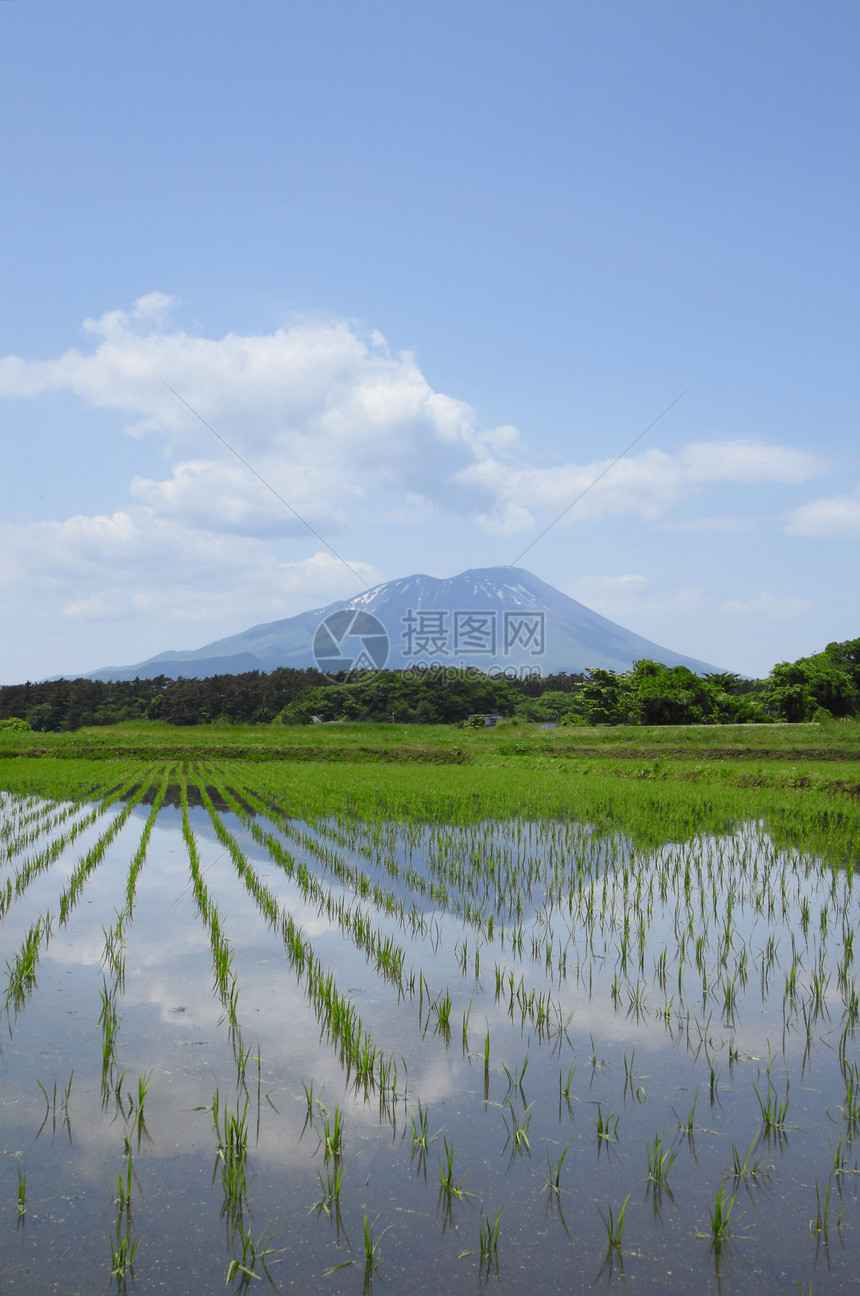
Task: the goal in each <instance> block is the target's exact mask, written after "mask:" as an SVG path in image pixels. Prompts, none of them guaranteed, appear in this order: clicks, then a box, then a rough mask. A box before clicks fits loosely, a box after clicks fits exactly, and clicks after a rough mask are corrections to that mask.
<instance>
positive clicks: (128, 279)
mask: <svg viewBox="0 0 860 1296" xmlns="http://www.w3.org/2000/svg"><path fill="white" fill-rule="evenodd" d="M858 38H860V11H858V9H857V7H856V6H855V5H853V4H849V3H842V2H841V0H840V2H835V3H824V4H822V5H820V6H817V7H815V8H814V9H813V7H811V6H809V5H808V4H797V3H793V2H792V0H788V2H786V0H781V2H780V3H778V4H776V3H774V4H770V3H758V4H756V5H749V4H739V3H725V4H718V5H707V6H704V5H691V4H689V3H683V4H681V3H673V2H672V0H667V2H660V0H655V2H654V3H648V4H645V3H640V4H634V3H631V2H628V3H615V2H614V0H601V2H600V3H597V2H596V0H595V2H594V3H589V4H578V3H571V2H569V3H564V4H561V3H542V4H537V5H534V6H530V7H528V8H527V7H526V6H523V5H521V4H514V3H504V2H502V3H498V2H496V3H492V4H489V3H467V4H463V3H461V2H458V3H456V4H454V3H450V4H449V3H447V2H444V0H434V3H433V4H423V3H413V4H408V5H406V4H403V3H402V2H401V3H397V4H394V3H375V2H374V0H368V3H366V4H363V5H355V4H347V3H332V2H330V0H314V3H312V4H311V3H290V2H289V0H275V2H270V0H254V3H253V4H247V3H239V2H238V0H234V2H233V3H222V2H221V0H209V2H208V3H206V4H203V3H198V2H197V0H182V3H180V4H176V3H175V2H174V0H171V3H169V4H165V3H159V2H158V0H147V3H146V4H143V3H140V4H124V5H117V4H115V3H93V2H90V0H81V2H78V3H75V4H70V3H66V2H65V0H0V121H2V123H3V126H2V132H3V136H2V141H3V142H2V158H3V174H4V186H3V195H2V197H0V222H2V224H0V229H2V235H3V237H2V241H0V247H2V249H3V250H2V252H0V258H2V266H3V298H4V304H5V309H4V311H3V312H2V318H0V420H2V446H3V456H2V463H3V472H2V477H0V544H2V554H3V562H2V565H0V593H2V597H3V601H4V606H5V608H6V614H7V615H6V618H5V627H4V634H3V636H2V640H0V682H3V683H11V682H17V681H20V680H23V679H26V678H41V677H44V676H46V675H49V674H55V673H70V672H74V671H84V670H90V669H93V668H95V667H98V666H102V665H105V664H123V663H127V662H132V661H139V660H141V659H143V658H145V657H147V656H150V655H153V654H155V653H157V652H159V651H161V650H163V649H168V648H192V647H196V646H198V645H201V644H204V643H207V642H209V641H211V640H214V639H216V638H219V637H220V636H223V635H227V634H230V633H233V632H236V631H239V630H242V629H244V628H246V627H247V626H250V625H252V624H255V623H257V622H261V621H269V620H274V619H277V618H280V617H284V616H289V615H292V614H294V613H297V612H300V611H303V610H305V609H307V608H309V607H315V606H319V605H321V604H324V603H327V602H330V601H331V600H333V599H336V598H344V597H348V596H349V595H351V594H353V593H357V592H359V591H360V590H361V589H362V588H364V586H363V584H362V582H368V583H371V584H373V583H375V582H376V581H379V580H386V579H389V578H393V577H398V576H405V575H409V574H411V573H413V572H427V573H429V574H431V575H436V576H447V575H453V574H455V573H456V572H459V571H461V570H463V569H465V568H467V567H476V566H484V565H492V564H498V563H508V562H511V561H514V560H516V559H517V558H518V557H519V555H520V554H521V553H522V551H523V550H525V549H526V547H527V546H529V545H530V544H532V542H533V541H534V540H535V537H537V536H538V534H539V533H540V531H541V530H542V529H543V528H544V527H545V526H547V524H548V523H550V522H551V521H552V520H553V519H554V518H555V517H556V516H558V514H560V513H561V512H562V511H563V510H564V509H565V508H566V507H567V505H568V504H569V503H570V501H571V500H572V499H573V498H574V497H575V496H576V495H577V494H578V493H579V492H580V491H581V490H583V489H584V488H586V487H587V486H588V485H589V483H590V482H591V481H592V480H593V479H594V478H595V477H597V475H598V474H599V473H600V472H601V471H602V470H603V469H604V468H605V467H606V465H607V464H608V463H610V462H611V461H612V460H613V459H614V458H615V457H616V456H617V455H618V454H619V453H620V452H621V451H622V450H623V449H624V448H625V447H626V446H627V445H628V444H629V443H630V442H631V441H633V439H634V438H635V437H637V436H638V434H639V433H641V432H642V431H643V430H644V429H645V428H646V427H647V426H648V424H650V423H651V422H652V420H654V419H655V418H656V417H657V416H658V415H659V414H660V413H661V411H662V410H664V409H665V408H666V407H667V406H669V405H670V403H671V402H672V401H674V400H675V398H676V397H678V395H679V394H680V393H681V392H682V391H684V390H685V389H686V388H687V387H688V385H689V384H690V383H693V384H694V385H693V386H692V388H691V389H690V390H689V391H688V392H687V393H686V395H684V396H683V398H682V399H681V400H679V401H678V402H677V403H676V404H675V405H674V406H673V407H672V408H671V409H670V410H669V411H668V413H666V414H665V415H664V416H663V417H662V418H661V419H660V420H659V422H657V423H656V425H655V426H654V427H652V428H651V429H650V431H648V432H647V433H646V435H645V436H644V437H642V439H641V440H640V441H639V442H638V443H637V444H636V445H635V446H634V447H633V449H632V450H631V451H630V452H629V454H628V455H627V456H626V457H625V458H624V459H623V460H622V461H621V462H620V463H619V464H617V465H616V466H615V467H614V468H612V469H611V470H610V472H608V473H607V474H606V475H605V476H604V477H602V478H601V480H600V482H599V483H598V485H596V486H595V487H594V488H593V489H591V490H589V491H588V493H587V494H586V495H585V496H584V498H583V499H582V500H581V501H580V503H579V504H577V505H576V506H575V507H574V508H573V509H571V510H570V511H569V512H568V513H567V514H566V515H565V517H564V518H563V519H562V521H560V522H558V524H557V525H555V526H554V527H553V528H552V529H551V530H550V531H549V532H548V534H547V535H546V536H544V537H543V538H542V539H540V540H539V541H538V542H537V543H536V544H534V545H533V547H532V548H531V549H530V550H529V551H528V553H527V554H526V555H525V557H523V558H522V560H521V564H522V565H523V566H525V567H527V568H529V569H530V570H532V571H534V572H535V573H536V574H537V575H538V576H540V577H541V578H542V579H544V580H547V581H549V582H550V583H552V584H554V585H557V586H558V587H559V588H560V589H562V590H564V591H565V592H566V593H568V594H570V595H572V596H573V597H575V598H578V599H580V600H581V601H582V602H584V603H586V604H587V605H588V606H590V607H593V608H595V609H596V610H597V611H600V612H601V613H603V614H604V615H606V616H609V617H611V618H612V619H614V620H616V621H619V622H620V623H622V624H623V625H626V626H628V627H629V628H630V629H632V630H635V631H637V632H639V633H641V634H644V635H646V636H648V637H649V638H651V639H654V640H656V641H658V642H660V643H663V644H666V645H668V646H670V647H672V648H673V649H675V650H676V651H678V652H683V653H687V654H689V655H692V656H696V657H699V658H702V659H704V660H708V661H713V662H717V663H719V664H720V665H722V666H725V667H726V668H730V669H734V670H739V671H742V672H745V673H749V674H765V673H766V672H767V671H768V670H769V668H770V667H771V665H773V663H774V662H776V661H780V660H786V659H791V658H794V657H796V656H799V655H800V654H802V653H807V652H813V651H817V650H818V649H820V648H822V647H823V646H824V645H825V644H826V643H827V642H828V641H830V640H834V639H836V640H839V639H846V638H854V637H856V636H857V635H858V634H860V615H859V614H858V613H859V612H860V609H858V581H857V576H856V571H857V566H858V540H860V448H858V435H857V431H858V382H857V376H858V375H857V368H858V365H857V314H858V312H857V302H858V300H860V293H858V282H857V280H858V239H857V211H858V210H860V202H858V197H860V195H858V170H857V157H858V143H860V141H858V123H860V103H858V99H860V91H858V81H857V77H856V69H855V67H854V57H853V56H854V51H856V48H857V42H858ZM165 384H169V385H170V387H172V388H174V389H175V391H176V392H178V393H179V394H180V395H181V396H182V397H183V398H184V399H185V400H186V401H188V402H189V403H190V404H191V405H192V406H193V408H194V410H196V411H197V413H198V414H199V415H200V416H201V417H202V418H203V419H205V420H206V421H207V422H208V423H210V424H211V426H212V428H214V429H215V430H216V431H217V432H218V433H219V434H220V435H221V436H222V437H223V438H225V439H226V440H227V441H228V442H229V444H230V445H231V446H232V447H233V448H234V449H235V450H236V451H237V452H238V453H239V454H240V455H241V456H242V457H243V458H244V459H245V460H246V461H247V462H248V463H249V464H251V465H253V467H254V468H255V469H256V471H257V472H258V473H259V474H260V475H261V476H262V477H264V478H265V480H266V481H267V482H268V483H269V484H270V485H271V486H272V487H273V488H274V489H275V490H276V491H277V492H278V493H279V494H280V495H281V496H283V498H284V499H285V500H287V501H288V502H289V503H290V504H291V506H292V508H293V509H295V510H296V511H297V512H298V513H299V514H300V515H301V517H302V518H303V519H304V520H305V521H306V522H307V523H309V524H310V526H311V527H313V529H314V530H315V531H316V532H317V533H318V535H319V536H322V537H324V539H325V540H326V541H327V542H328V544H329V545H331V546H332V548H333V549H334V550H335V551H336V552H337V554H338V555H341V556H342V557H343V558H344V559H346V560H347V563H346V564H344V563H341V562H340V561H339V560H338V558H337V557H335V556H334V555H333V554H332V552H331V550H330V549H328V548H327V547H326V546H325V545H323V544H322V543H321V542H320V540H319V539H318V538H317V537H316V536H314V535H313V534H311V532H310V531H309V530H308V529H307V528H306V527H304V526H303V525H302V524H301V523H300V522H298V521H297V520H296V518H295V516H294V514H292V513H290V512H289V511H288V510H287V509H286V508H285V507H284V506H283V504H280V503H279V502H278V501H277V500H276V499H274V497H273V496H272V495H271V494H270V493H269V492H268V491H267V490H266V489H265V488H264V487H263V486H262V485H261V484H260V482H259V480H258V479H257V478H256V477H254V476H253V475H252V474H251V473H250V472H249V471H248V470H247V468H246V467H244V466H243V465H242V464H241V463H240V462H239V461H238V460H237V459H236V458H235V457H234V456H233V455H231V453H230V451H229V450H227V449H226V448H225V447H224V445H223V444H222V443H221V442H219V441H218V440H217V439H216V438H215V437H214V436H213V435H212V433H211V432H210V431H208V430H207V428H206V427H205V426H204V425H203V424H202V423H201V422H200V421H199V420H198V419H197V418H195V417H194V415H193V414H192V413H190V412H189V410H188V409H187V407H186V406H184V405H183V404H182V403H181V402H180V401H179V400H178V399H177V397H176V396H174V395H173V394H172V392H171V391H170V390H169V389H168V387H167V386H165ZM347 564H348V565H347ZM356 573H357V576H356Z"/></svg>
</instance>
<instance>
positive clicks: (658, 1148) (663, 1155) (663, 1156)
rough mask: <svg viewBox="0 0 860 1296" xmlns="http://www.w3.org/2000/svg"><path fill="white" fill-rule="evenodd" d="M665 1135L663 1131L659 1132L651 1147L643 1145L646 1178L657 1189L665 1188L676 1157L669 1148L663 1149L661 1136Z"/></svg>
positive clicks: (675, 1153)
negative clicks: (646, 1167) (655, 1185)
mask: <svg viewBox="0 0 860 1296" xmlns="http://www.w3.org/2000/svg"><path fill="white" fill-rule="evenodd" d="M665 1133H666V1131H665V1130H661V1131H660V1133H659V1134H655V1135H654V1143H653V1146H652V1145H651V1144H646V1145H645V1156H646V1158H647V1161H648V1175H647V1178H648V1179H649V1180H650V1181H651V1183H654V1184H657V1185H658V1186H659V1187H663V1186H665V1184H666V1182H667V1179H668V1176H669V1171H670V1170H671V1169H672V1165H673V1163H674V1161H675V1158H676V1157H677V1155H678V1154H677V1152H674V1151H673V1150H672V1149H671V1148H665V1149H664V1147H663V1136H664V1135H665Z"/></svg>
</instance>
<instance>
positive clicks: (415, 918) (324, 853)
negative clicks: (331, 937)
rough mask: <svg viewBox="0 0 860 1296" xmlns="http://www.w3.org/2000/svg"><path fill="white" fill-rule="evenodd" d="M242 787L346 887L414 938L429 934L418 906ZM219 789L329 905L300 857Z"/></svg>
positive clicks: (257, 808) (287, 867)
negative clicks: (408, 906)
mask: <svg viewBox="0 0 860 1296" xmlns="http://www.w3.org/2000/svg"><path fill="white" fill-rule="evenodd" d="M242 790H243V796H244V798H245V799H246V800H247V802H248V804H249V805H250V806H251V807H252V813H254V814H257V813H264V814H266V815H267V816H268V817H269V818H271V820H272V821H273V822H274V823H275V824H276V825H277V827H278V829H279V831H280V832H281V833H282V834H283V835H284V836H286V837H287V838H288V839H291V840H293V841H296V842H298V843H299V844H300V845H301V846H302V847H303V848H304V849H306V850H308V851H309V852H310V853H311V854H313V855H314V856H315V858H317V859H318V860H319V861H320V863H321V864H323V867H324V868H326V870H327V871H330V872H331V873H332V875H333V876H334V877H336V878H337V880H338V881H339V882H340V883H342V884H343V886H345V887H347V888H348V889H350V890H352V891H353V892H354V893H355V894H356V895H357V896H358V897H360V898H363V899H370V900H372V902H373V903H374V905H375V906H376V908H377V909H378V910H380V911H382V912H384V913H385V915H386V917H387V918H393V919H394V920H395V921H396V922H397V923H398V924H399V925H400V927H401V928H402V929H403V930H405V929H406V928H407V927H408V928H409V934H410V936H411V937H412V938H414V937H415V936H417V935H421V936H423V935H424V934H425V933H426V929H427V920H426V918H425V916H424V915H423V914H421V913H420V912H418V911H416V910H415V909H414V907H413V908H412V910H411V911H407V910H406V909H405V906H404V904H403V902H402V900H400V899H399V898H398V897H396V896H394V895H392V894H391V892H388V891H384V890H383V889H382V888H381V887H379V885H378V884H377V883H375V882H373V881H372V880H371V879H370V878H368V877H367V875H366V874H364V873H363V872H362V871H361V870H360V869H357V868H355V867H350V866H348V865H346V864H345V863H344V861H343V860H342V859H341V858H340V857H339V856H338V855H337V854H336V852H333V851H330V850H328V849H326V848H325V847H324V846H323V845H321V844H320V843H318V842H317V841H316V839H315V838H314V837H312V836H311V835H310V834H306V833H302V832H301V831H300V830H299V829H297V828H296V826H295V825H294V824H291V823H290V822H289V820H288V819H287V818H286V816H284V815H283V813H282V812H280V811H278V810H277V809H272V808H271V807H268V806H266V805H265V804H264V802H263V801H262V799H261V798H260V797H258V796H257V795H256V793H254V791H253V790H252V789H250V788H247V787H244V786H243V789H242ZM219 791H221V793H222V795H223V796H224V797H225V798H226V799H227V801H228V803H229V804H230V806H231V809H233V810H234V812H235V813H236V814H238V815H239V817H240V818H241V819H242V822H243V823H244V824H245V826H246V827H247V828H248V830H249V831H250V832H251V834H252V836H253V837H254V839H255V840H256V841H257V842H259V844H260V845H262V846H264V847H265V849H266V850H267V851H269V853H270V854H271V855H272V858H273V859H275V861H276V862H277V863H278V864H279V865H280V866H281V867H282V868H283V869H284V871H285V872H286V873H287V875H288V876H289V877H291V878H294V879H295V881H296V882H297V883H298V884H299V886H301V887H302V889H303V891H304V892H305V894H306V895H309V897H310V898H313V899H314V901H315V902H316V903H318V904H319V903H324V904H326V907H327V902H326V901H325V899H324V896H325V894H326V893H325V891H324V890H323V889H322V887H321V886H320V884H319V883H318V882H317V880H316V879H315V878H314V877H313V875H312V874H310V873H309V871H308V869H307V867H306V865H305V864H304V863H303V862H302V861H300V860H299V861H297V860H296V859H295V857H294V856H293V855H292V854H291V853H290V852H289V851H287V850H286V849H285V848H284V847H283V846H282V845H281V843H280V842H278V841H277V839H276V838H274V837H273V836H272V834H271V833H265V832H263V830H262V829H261V828H260V827H259V825H257V824H256V823H255V822H254V820H253V818H252V817H251V815H250V814H249V813H248V810H247V809H246V807H245V806H242V805H241V804H240V803H238V802H236V800H235V798H233V797H231V795H230V793H229V791H228V789H226V788H225V787H224V785H223V784H221V785H220V786H219Z"/></svg>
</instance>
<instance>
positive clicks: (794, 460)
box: [679, 440, 829, 486]
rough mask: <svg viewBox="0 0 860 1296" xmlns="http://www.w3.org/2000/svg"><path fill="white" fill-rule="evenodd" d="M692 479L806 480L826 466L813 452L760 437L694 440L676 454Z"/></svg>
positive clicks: (783, 482) (748, 482) (757, 482)
mask: <svg viewBox="0 0 860 1296" xmlns="http://www.w3.org/2000/svg"><path fill="white" fill-rule="evenodd" d="M679 460H680V462H681V464H682V465H683V466H684V468H685V469H686V472H687V475H688V476H689V479H690V480H691V481H695V482H718V481H726V482H737V483H738V484H742V485H747V486H759V485H765V484H767V483H771V482H772V483H777V484H779V485H783V486H787V485H790V484H792V483H795V482H802V481H808V480H809V479H810V478H811V477H818V476H820V475H821V474H822V473H824V472H826V471H827V470H828V467H829V465H828V464H827V463H826V462H825V461H824V460H823V459H821V458H820V457H819V456H818V455H816V454H810V453H809V452H808V451H806V450H795V449H793V448H792V447H791V446H781V445H767V444H766V443H764V442H759V441H743V440H739V441H697V442H695V443H694V444H692V445H688V446H685V447H684V449H683V450H682V451H681V453H680V455H679Z"/></svg>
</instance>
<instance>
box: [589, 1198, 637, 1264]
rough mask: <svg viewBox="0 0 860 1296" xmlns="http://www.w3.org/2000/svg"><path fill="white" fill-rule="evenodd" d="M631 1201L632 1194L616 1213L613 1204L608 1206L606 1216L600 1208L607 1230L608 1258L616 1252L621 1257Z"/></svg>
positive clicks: (608, 1203) (625, 1199) (609, 1203)
mask: <svg viewBox="0 0 860 1296" xmlns="http://www.w3.org/2000/svg"><path fill="white" fill-rule="evenodd" d="M629 1201H630V1193H628V1194H627V1196H626V1197H625V1198H624V1201H623V1202H622V1203H621V1206H620V1207H619V1208H618V1211H617V1213H616V1210H615V1207H614V1206H613V1205H612V1203H611V1202H607V1204H606V1214H605V1215H604V1213H603V1211H602V1210H601V1208H600V1207H599V1206H598V1208H597V1209H598V1212H599V1214H600V1218H601V1219H602V1220H603V1226H604V1228H605V1229H606V1254H607V1256H609V1255H611V1254H612V1253H613V1252H615V1253H616V1254H617V1255H618V1256H620V1255H621V1244H622V1238H623V1234H624V1217H625V1215H626V1214H627V1203H628V1202H629Z"/></svg>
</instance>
